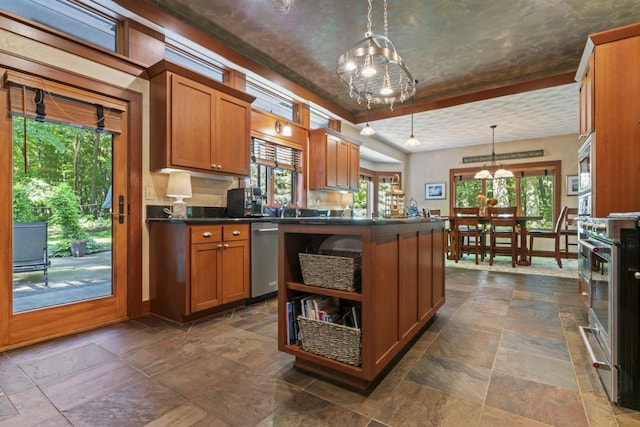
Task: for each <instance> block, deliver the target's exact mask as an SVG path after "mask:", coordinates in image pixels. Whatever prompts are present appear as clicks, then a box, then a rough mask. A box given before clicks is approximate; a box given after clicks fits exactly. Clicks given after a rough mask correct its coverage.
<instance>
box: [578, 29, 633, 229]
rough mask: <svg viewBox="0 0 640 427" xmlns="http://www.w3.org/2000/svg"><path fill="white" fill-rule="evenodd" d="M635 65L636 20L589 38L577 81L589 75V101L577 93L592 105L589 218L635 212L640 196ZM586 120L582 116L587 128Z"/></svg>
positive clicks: (586, 97) (582, 99)
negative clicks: (639, 195) (591, 88)
mask: <svg viewBox="0 0 640 427" xmlns="http://www.w3.org/2000/svg"><path fill="white" fill-rule="evenodd" d="M638 69H640V24H633V25H629V26H626V27H622V28H618V29H614V30H610V31H605V32H602V33H596V34H592V35H590V36H589V40H588V42H587V47H586V48H585V51H584V55H583V58H582V61H581V63H580V67H579V69H578V73H577V75H576V80H577V81H583V82H584V79H585V78H586V79H587V80H588V79H593V95H592V100H591V101H589V100H588V96H586V95H583V94H582V92H581V93H580V97H581V99H580V100H581V102H585V103H587V104H590V103H592V104H593V118H592V122H591V125H592V127H593V136H592V138H591V216H593V217H606V216H607V215H609V214H610V213H612V212H637V211H640V197H638V195H637V194H638V188H640V166H638V161H637V159H639V158H640V144H639V143H638V142H639V141H640V103H639V102H638V94H640V79H638V76H637V74H638ZM587 74H591V76H590V77H588V76H587ZM585 76H587V77H585ZM581 111H582V110H581ZM585 111H588V108H587V109H585ZM585 114H586V113H585ZM588 123H589V122H588V119H587V120H586V121H585V129H586V130H587V131H588ZM582 126H583V125H582V123H581V128H582ZM581 132H582V129H581Z"/></svg>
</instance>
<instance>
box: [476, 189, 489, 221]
mask: <svg viewBox="0 0 640 427" xmlns="http://www.w3.org/2000/svg"><path fill="white" fill-rule="evenodd" d="M476 200H477V201H478V208H479V209H480V216H485V215H487V196H485V195H484V194H478V196H477V197H476Z"/></svg>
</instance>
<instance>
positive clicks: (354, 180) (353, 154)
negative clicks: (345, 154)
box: [349, 144, 360, 191]
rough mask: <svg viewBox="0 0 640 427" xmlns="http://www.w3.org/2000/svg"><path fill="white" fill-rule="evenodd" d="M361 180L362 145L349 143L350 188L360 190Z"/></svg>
mask: <svg viewBox="0 0 640 427" xmlns="http://www.w3.org/2000/svg"><path fill="white" fill-rule="evenodd" d="M359 182H360V147H359V146H357V145H355V144H349V189H351V190H353V191H358V185H359Z"/></svg>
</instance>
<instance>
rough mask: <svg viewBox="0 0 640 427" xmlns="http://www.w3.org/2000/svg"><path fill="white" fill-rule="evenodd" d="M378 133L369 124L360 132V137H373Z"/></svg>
mask: <svg viewBox="0 0 640 427" xmlns="http://www.w3.org/2000/svg"><path fill="white" fill-rule="evenodd" d="M375 133H376V131H375V130H373V128H372V127H371V126H369V122H367V125H366V126H365V127H363V128H362V130H361V131H360V135H366V136H369V135H373V134H375Z"/></svg>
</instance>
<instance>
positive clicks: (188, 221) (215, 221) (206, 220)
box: [147, 216, 278, 224]
mask: <svg viewBox="0 0 640 427" xmlns="http://www.w3.org/2000/svg"><path fill="white" fill-rule="evenodd" d="M277 219H278V218H275V217H268V216H267V217H262V218H259V217H245V218H215V217H211V218H147V222H180V223H182V222H184V223H186V224H205V223H206V224H224V223H251V222H275V221H276V220H277Z"/></svg>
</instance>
